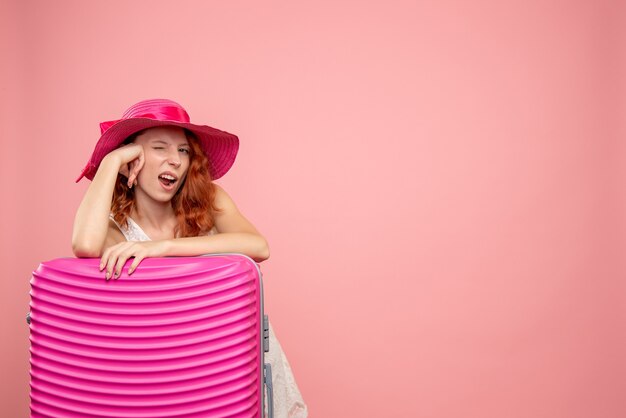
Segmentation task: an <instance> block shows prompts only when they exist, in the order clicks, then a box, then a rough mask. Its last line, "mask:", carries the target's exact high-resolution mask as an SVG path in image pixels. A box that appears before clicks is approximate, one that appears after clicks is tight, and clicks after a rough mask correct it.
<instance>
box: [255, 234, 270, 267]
mask: <svg viewBox="0 0 626 418" xmlns="http://www.w3.org/2000/svg"><path fill="white" fill-rule="evenodd" d="M268 258H270V247H269V245H268V243H267V241H266V240H265V238H262V237H261V242H260V243H259V248H258V249H257V251H256V254H254V256H253V257H252V259H253V260H254V261H256V262H257V263H260V262H262V261H265V260H267V259H268Z"/></svg>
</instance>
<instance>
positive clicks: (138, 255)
mask: <svg viewBox="0 0 626 418" xmlns="http://www.w3.org/2000/svg"><path fill="white" fill-rule="evenodd" d="M216 187H217V190H216V196H215V205H216V206H217V207H218V208H219V209H220V212H218V213H217V214H216V216H215V227H216V229H217V231H218V233H217V234H215V235H208V236H201V237H186V238H175V239H168V240H159V241H143V242H136V241H128V242H122V243H120V244H117V245H114V246H112V247H109V248H107V249H106V250H105V251H104V253H103V255H102V260H101V264H100V266H101V267H100V270H102V269H104V268H105V267H106V269H107V271H106V278H107V279H109V278H111V277H114V278H116V277H119V276H120V274H121V272H122V267H124V264H126V261H127V260H128V259H129V258H131V257H134V260H133V262H132V263H131V265H130V267H129V268H128V274H131V273H132V272H133V271H135V269H136V268H137V266H138V265H139V263H141V261H142V260H143V259H144V258H146V257H167V256H197V255H203V254H212V253H241V254H244V255H247V256H249V257H250V258H252V259H253V260H255V261H257V262H261V261H264V260H267V259H268V258H269V255H270V251H269V246H268V244H267V241H266V240H265V238H264V237H263V236H262V235H261V234H260V233H259V231H257V229H256V228H255V227H254V225H252V223H250V221H248V220H247V219H246V218H245V217H244V216H243V215H242V214H241V212H239V210H238V209H237V206H236V205H235V203H234V202H233V200H232V199H231V198H230V196H228V194H227V193H226V192H225V191H224V189H222V188H221V187H219V186H217V185H216Z"/></svg>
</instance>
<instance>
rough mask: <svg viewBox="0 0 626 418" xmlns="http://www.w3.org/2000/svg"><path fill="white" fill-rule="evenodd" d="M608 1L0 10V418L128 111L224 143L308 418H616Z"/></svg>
mask: <svg viewBox="0 0 626 418" xmlns="http://www.w3.org/2000/svg"><path fill="white" fill-rule="evenodd" d="M505 3H506V4H505ZM618 3H619V2H618V1H611V0H605V1H598V2H583V1H568V2H566V1H548V2H546V1H543V0H536V1H528V0H526V1H522V0H519V1H509V2H500V1H495V0H491V1H487V0H483V1H473V2H466V1H462V0H448V1H439V2H416V1H385V2H378V4H377V3H374V2H369V3H368V2H358V1H343V2H336V1H328V2H310V3H308V4H302V3H301V2H289V1H282V2H278V1H273V2H259V3H255V2H242V1H229V2H206V1H183V2H177V3H176V4H177V5H176V6H174V4H175V3H174V2H165V1H156V2H155V1H153V0H152V1H132V2H127V1H108V2H97V3H96V2H83V1H79V0H74V1H68V0H64V1H61V0H59V1H54V2H48V1H42V0H38V1H36V0H31V1H17V0H15V1H12V2H11V1H4V2H2V3H1V6H0V8H1V9H0V11H1V13H0V19H1V20H0V28H1V29H0V31H1V35H2V36H1V42H2V44H1V45H2V54H3V56H2V62H3V65H2V69H1V71H2V74H1V75H2V85H3V88H2V96H3V98H2V100H1V102H2V109H1V110H2V112H1V114H2V115H1V117H2V121H1V124H0V125H1V126H0V129H1V130H2V131H1V133H2V135H1V139H2V152H1V154H0V155H1V158H2V161H1V164H0V169H1V170H2V174H1V176H0V177H1V178H2V180H3V187H4V188H5V194H4V196H5V199H4V200H3V202H4V203H3V204H2V216H1V217H0V218H1V219H0V220H1V222H2V224H1V225H0V227H1V228H2V241H1V245H2V251H1V256H2V260H1V262H2V266H3V271H4V274H3V276H4V277H3V280H2V281H1V283H2V288H1V289H0V290H1V291H2V293H1V295H2V304H1V305H0V306H1V307H0V309H1V312H0V313H1V315H0V324H2V325H1V326H2V328H1V329H0V331H1V332H2V335H3V338H2V341H3V342H2V356H0V362H1V363H2V372H3V376H2V379H0V397H1V398H0V404H1V405H3V406H2V408H4V411H3V413H2V416H7V417H13V418H20V417H27V416H28V329H27V327H26V324H25V323H24V319H23V317H24V314H25V313H26V311H27V310H28V301H29V296H28V291H29V284H28V280H29V278H30V272H31V271H32V270H33V269H35V268H36V267H37V265H38V263H39V262H40V261H42V260H47V259H51V258H56V257H62V256H70V255H71V248H70V236H71V228H72V221H73V216H74V212H75V210H76V208H77V206H78V204H79V202H80V199H81V197H82V194H83V193H84V191H85V189H86V187H87V183H86V182H85V183H81V184H78V185H76V184H74V179H75V177H76V176H77V175H78V173H79V172H80V169H81V168H82V167H83V165H84V164H85V162H86V160H87V157H88V155H89V153H90V152H91V149H92V147H93V144H94V143H95V140H96V139H97V137H98V122H100V121H101V120H103V119H114V118H116V117H118V116H119V115H120V113H121V111H122V110H123V109H124V108H126V107H127V106H128V105H130V104H132V103H133V102H135V101H138V100H140V99H144V98H149V97H168V98H172V99H175V100H177V101H179V102H181V103H182V104H183V105H185V106H186V107H187V108H188V110H189V112H190V114H191V117H192V120H195V121H196V122H206V123H210V124H213V125H214V126H216V127H219V128H222V129H225V130H229V131H232V132H234V133H236V134H238V135H239V136H240V138H241V141H242V148H241V153H240V156H239V158H238V160H237V162H236V164H235V167H234V169H233V170H232V172H231V173H229V174H228V175H227V176H226V178H224V179H223V181H220V183H221V184H222V185H223V186H224V187H225V188H226V189H227V190H228V191H229V192H230V194H231V195H232V196H233V197H234V198H235V200H236V201H237V202H238V203H239V206H240V208H241V209H242V211H243V212H244V213H245V214H246V215H247V216H248V217H249V218H250V219H251V220H253V221H254V222H255V223H256V224H257V225H258V227H259V229H260V230H261V231H262V232H264V233H265V234H266V236H267V237H268V239H269V241H270V244H271V248H272V258H271V259H270V260H269V261H268V262H266V263H265V264H264V266H263V268H264V271H265V283H266V292H267V296H266V300H267V304H268V310H269V313H270V316H271V318H272V321H273V323H274V327H275V329H276V332H277V334H278V337H279V338H280V340H281V342H282V344H283V347H284V348H285V350H286V352H287V354H288V356H289V358H290V360H291V363H292V366H293V369H294V371H295V373H296V377H297V379H298V382H299V384H300V388H301V390H302V393H303V395H304V397H305V399H306V401H307V402H308V404H309V408H310V411H311V416H312V417H324V418H334V417H346V416H351V417H352V416H354V417H400V416H401V417H424V418H426V417H436V418H457V417H464V418H466V417H480V418H486V417H498V418H500V417H524V418H527V417H533V418H542V417H546V418H548V417H549V418H555V417H563V418H565V417H567V418H589V417H594V418H597V417H611V418H612V417H615V418H617V417H623V416H626V401H625V400H624V399H625V398H624V391H625V389H626V361H625V360H624V352H625V350H626V342H625V338H626V331H625V327H624V324H625V323H626V310H625V309H624V306H626V300H625V297H624V294H625V293H626V286H625V285H624V272H625V271H626V264H625V263H624V257H623V253H624V249H625V248H626V246H625V245H624V244H625V243H624V236H625V234H626V223H625V222H624V216H623V215H624V213H626V201H625V200H626V198H625V194H624V189H625V188H624V179H625V178H626V169H625V168H624V167H625V166H626V164H624V160H625V159H624V156H625V155H626V146H625V145H624V141H623V139H624V137H626V125H625V120H624V114H625V112H626V103H625V99H626V90H625V88H626V84H625V83H624V76H623V75H624V71H625V70H626V57H625V56H624V51H625V50H626V43H625V42H624V41H625V36H626V33H625V31H624V29H623V28H624V26H626V22H625V20H626V18H625V16H626V10H625V9H624V8H623V6H622V8H621V9H620V8H619V5H618ZM13 196H15V197H17V198H16V199H14V198H13ZM7 202H12V203H7ZM620 256H621V257H620Z"/></svg>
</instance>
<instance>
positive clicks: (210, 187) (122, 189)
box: [111, 129, 219, 238]
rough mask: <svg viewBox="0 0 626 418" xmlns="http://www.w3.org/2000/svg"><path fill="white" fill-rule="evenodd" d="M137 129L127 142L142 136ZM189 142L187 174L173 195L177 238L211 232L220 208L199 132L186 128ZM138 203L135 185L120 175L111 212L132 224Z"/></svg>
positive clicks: (126, 222)
mask: <svg viewBox="0 0 626 418" xmlns="http://www.w3.org/2000/svg"><path fill="white" fill-rule="evenodd" d="M140 134H141V132H137V133H135V134H133V135H131V136H130V137H128V138H127V139H126V140H125V141H124V144H128V143H131V142H133V141H134V140H135V138H137V136H139V135H140ZM185 136H186V137H187V141H188V142H189V148H190V150H189V169H188V170H187V176H186V178H185V180H184V182H183V184H182V185H181V186H180V188H179V189H178V191H177V192H176V194H175V195H174V197H173V198H172V207H173V208H174V213H175V214H176V218H178V226H177V227H176V230H175V236H176V237H177V238H184V237H196V236H200V235H207V234H208V233H209V231H210V230H211V228H213V225H214V214H215V212H218V211H219V209H218V208H217V207H216V206H215V185H214V184H213V182H212V181H211V175H210V174H209V162H208V160H207V158H206V156H205V155H204V152H203V151H202V148H200V143H199V142H198V140H197V139H196V136H195V135H194V134H193V133H192V132H191V131H188V130H187V129H185ZM134 206H135V189H134V188H129V187H128V185H127V179H126V177H124V176H122V175H121V174H118V175H117V182H116V183H115V188H114V190H113V199H112V202H111V212H113V217H114V219H115V222H117V223H118V225H128V220H127V219H128V217H129V216H130V213H131V211H132V209H133V207H134Z"/></svg>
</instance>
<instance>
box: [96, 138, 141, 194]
mask: <svg viewBox="0 0 626 418" xmlns="http://www.w3.org/2000/svg"><path fill="white" fill-rule="evenodd" d="M105 158H114V159H116V160H117V161H118V163H119V167H120V168H119V173H120V174H121V175H123V176H124V177H126V178H127V179H128V183H127V184H128V187H129V188H130V187H133V184H136V180H137V175H138V174H139V172H140V171H141V169H142V168H143V165H144V162H145V157H144V151H143V146H141V145H139V144H134V143H130V144H126V145H124V146H122V147H120V148H117V149H114V150H113V151H111V152H110V153H108V154H107V156H106V157H105Z"/></svg>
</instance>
